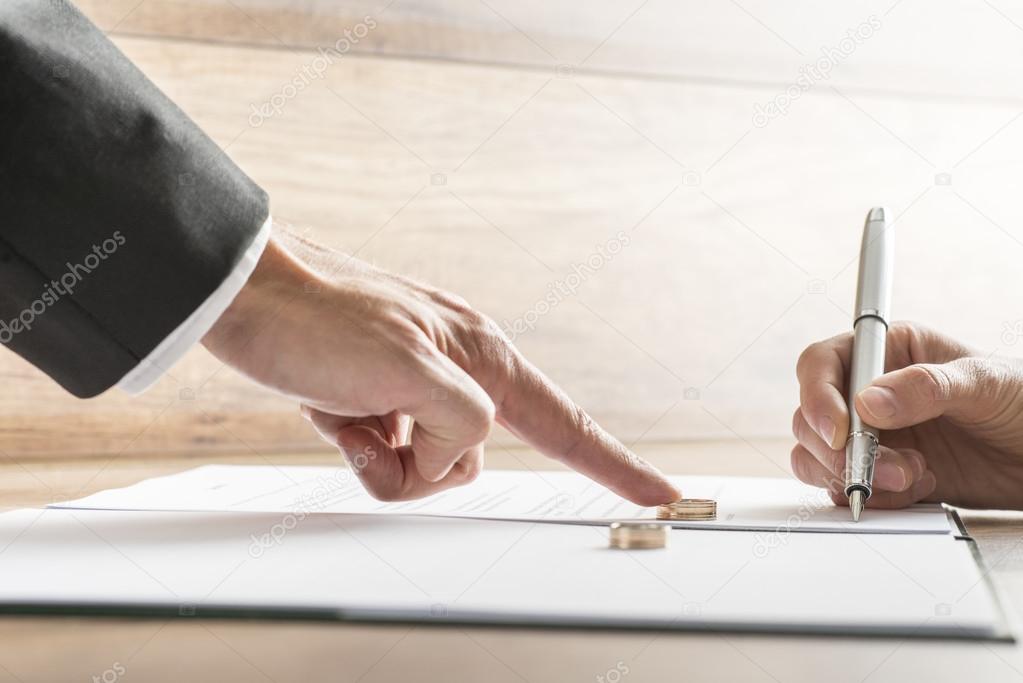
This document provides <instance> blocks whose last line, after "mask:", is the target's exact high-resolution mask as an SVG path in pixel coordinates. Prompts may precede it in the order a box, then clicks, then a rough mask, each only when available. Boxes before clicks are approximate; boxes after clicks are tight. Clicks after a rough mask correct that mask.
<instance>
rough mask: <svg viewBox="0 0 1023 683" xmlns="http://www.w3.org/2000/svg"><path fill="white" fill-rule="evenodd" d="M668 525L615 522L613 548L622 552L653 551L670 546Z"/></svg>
mask: <svg viewBox="0 0 1023 683" xmlns="http://www.w3.org/2000/svg"><path fill="white" fill-rule="evenodd" d="M669 531H670V527H669V526H668V525H667V524H655V523H653V522H614V523H613V524H612V525H611V547H612V548H620V549H621V550H652V549H656V548H664V547H665V546H667V545H668V532H669Z"/></svg>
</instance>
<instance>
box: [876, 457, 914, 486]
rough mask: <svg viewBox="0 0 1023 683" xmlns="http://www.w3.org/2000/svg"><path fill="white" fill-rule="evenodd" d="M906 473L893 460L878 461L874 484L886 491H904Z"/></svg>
mask: <svg viewBox="0 0 1023 683" xmlns="http://www.w3.org/2000/svg"><path fill="white" fill-rule="evenodd" d="M906 483H907V481H906V473H905V471H903V469H902V468H901V467H899V466H898V465H896V464H895V463H891V462H878V463H877V467H875V468H874V484H876V485H877V487H878V488H882V489H885V490H886V491H903V490H905V488H906Z"/></svg>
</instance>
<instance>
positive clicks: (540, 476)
mask: <svg viewBox="0 0 1023 683" xmlns="http://www.w3.org/2000/svg"><path fill="white" fill-rule="evenodd" d="M673 479H674V480H675V482H676V483H677V484H678V485H679V487H680V488H681V489H682V491H683V493H684V494H685V496H686V497H687V498H713V499H714V500H716V501H717V503H718V514H717V519H716V520H714V521H696V522H685V521H673V522H671V523H670V524H671V525H672V526H673V527H676V528H694V529H696V528H700V529H705V528H714V529H732V530H753V531H775V530H778V529H783V530H785V531H786V532H798V531H807V532H846V533H861V534H862V533H878V534H883V533H888V534H948V533H950V532H951V526H950V523H949V520H948V517H947V515H946V514H945V511H944V509H943V508H942V507H941V506H940V505H916V506H913V507H910V508H907V509H903V510H873V509H870V508H868V509H867V510H866V511H865V512H864V514H863V516H862V517H861V518H860V521H859V522H858V523H853V522H852V521H851V519H850V517H849V510H848V508H845V507H841V508H840V507H836V506H835V505H834V504H832V502H831V500H830V498H829V497H828V496H827V494H826V493H825V492H824V491H823V490H821V489H817V488H814V487H812V486H808V485H806V484H803V483H801V482H798V481H796V480H794V479H767V478H753V477H705V476H692V477H674V478H673ZM51 507H62V508H78V509H103V510H186V511H235V512H274V513H282V514H283V513H291V514H293V515H297V516H302V517H304V516H306V515H311V514H316V513H348V514H363V513H373V514H389V515H393V514H401V515H429V516H442V517H463V518H474V519H500V520H509V521H547V522H560V523H574V524H607V523H608V521H611V520H628V519H653V518H654V517H655V510H654V509H652V508H643V507H639V506H637V505H635V504H633V503H630V502H629V501H627V500H625V499H623V498H621V497H619V496H617V495H615V494H614V493H611V492H610V491H608V490H607V489H606V488H604V487H603V486H600V485H599V484H596V483H594V482H592V481H590V480H589V479H587V478H585V477H583V476H582V475H580V474H577V473H575V472H563V471H559V472H550V471H529V470H521V471H520V470H516V471H502V470H488V471H485V472H484V473H483V474H482V475H480V477H479V478H478V479H477V480H476V481H475V482H473V483H472V484H471V485H469V486H464V487H461V488H457V489H451V490H449V491H444V492H441V493H438V494H436V495H433V496H430V497H428V498H424V499H421V500H414V501H408V502H401V503H382V502H380V501H378V500H376V499H374V498H372V497H371V496H370V495H368V494H367V493H366V492H365V490H364V489H363V488H362V485H361V484H360V483H359V481H358V480H357V479H356V477H355V475H354V473H353V472H352V471H351V470H349V469H348V468H343V467H340V468H334V467H273V466H232V465H207V466H204V467H198V468H195V469H192V470H188V471H186V472H182V473H180V474H174V475H170V476H165V477H156V478H153V479H147V480H145V481H142V482H139V483H138V484H134V485H132V486H128V487H125V488H120V489H110V490H107V491H102V492H100V493H96V494H94V495H91V496H88V497H86V498H82V499H79V500H73V501H68V502H64V503H55V504H54V505H52V506H51Z"/></svg>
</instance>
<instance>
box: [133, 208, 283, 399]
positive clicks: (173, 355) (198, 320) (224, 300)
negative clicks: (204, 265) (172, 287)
mask: <svg viewBox="0 0 1023 683" xmlns="http://www.w3.org/2000/svg"><path fill="white" fill-rule="evenodd" d="M272 224H273V222H272V220H271V219H270V218H269V217H267V219H266V222H265V223H263V227H261V228H260V229H259V234H257V235H256V239H254V240H253V241H252V244H251V245H249V248H248V249H247V250H246V251H245V254H244V255H243V256H242V258H241V260H240V261H238V265H236V266H235V267H234V270H233V271H231V274H230V275H228V276H227V279H225V280H224V281H223V282H222V283H220V286H219V287H217V289H216V291H214V292H213V293H212V294H210V295H209V297H207V298H206V301H204V302H203V303H202V305H201V306H199V308H197V309H196V310H195V312H193V313H192V315H190V316H188V318H187V319H186V320H185V322H183V323H181V324H180V325H178V326H177V327H176V328H175V329H174V331H173V332H171V333H170V335H169V336H168V337H167V338H166V339H164V340H163V341H162V342H160V343H159V344H158V345H157V347H156V348H155V349H153V350H152V352H151V353H150V354H149V355H148V356H146V357H145V358H143V359H142V360H141V361H140V362H139V364H138V365H136V366H135V367H134V368H132V370H131V372H129V373H128V374H127V375H125V376H124V378H122V379H121V381H120V382H118V383H117V387H118V388H119V389H123V390H124V391H127V392H128V393H129V394H141V393H142V392H143V391H145V390H146V389H148V388H149V387H151V386H152V385H153V384H155V383H156V381H157V380H158V379H160V377H162V376H163V375H164V373H166V372H167V371H168V370H169V369H170V367H171V366H172V365H174V364H175V363H177V362H178V361H179V360H181V357H182V356H184V355H185V354H186V353H188V350H189V349H191V348H192V346H194V345H195V343H196V342H198V341H199V340H200V339H202V338H203V336H204V335H205V334H206V333H207V332H209V331H210V328H212V327H213V324H214V323H216V322H217V320H218V319H219V318H220V316H221V315H222V314H223V313H224V311H226V310H227V307H228V306H230V305H231V302H232V301H234V298H235V297H236V296H238V292H240V291H242V287H244V286H245V283H246V282H248V280H249V276H251V275H252V271H254V270H255V269H256V264H257V263H259V258H260V256H262V255H263V250H264V249H265V248H266V243H267V241H269V239H270V227H271V225H272Z"/></svg>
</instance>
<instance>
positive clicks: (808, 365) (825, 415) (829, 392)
mask: <svg viewBox="0 0 1023 683" xmlns="http://www.w3.org/2000/svg"><path fill="white" fill-rule="evenodd" d="M852 342H853V335H852V333H851V332H846V333H844V334H840V335H837V336H835V337H832V338H831V339H826V340H824V341H820V342H817V343H815V344H811V345H810V346H808V347H807V348H806V350H804V351H803V353H802V354H800V356H799V361H798V362H797V363H796V377H797V378H798V380H799V407H800V410H801V411H802V413H803V417H804V418H806V421H807V423H808V424H809V425H810V427H811V428H813V430H814V431H815V432H817V435H818V436H820V437H821V438H822V439H824V441H826V442H827V443H828V445H829V446H831V447H832V448H835V449H840V448H842V447H843V446H845V439H846V436H848V433H849V409H848V407H847V403H846V398H845V384H846V377H847V375H848V372H849V362H850V357H851V355H852Z"/></svg>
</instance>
